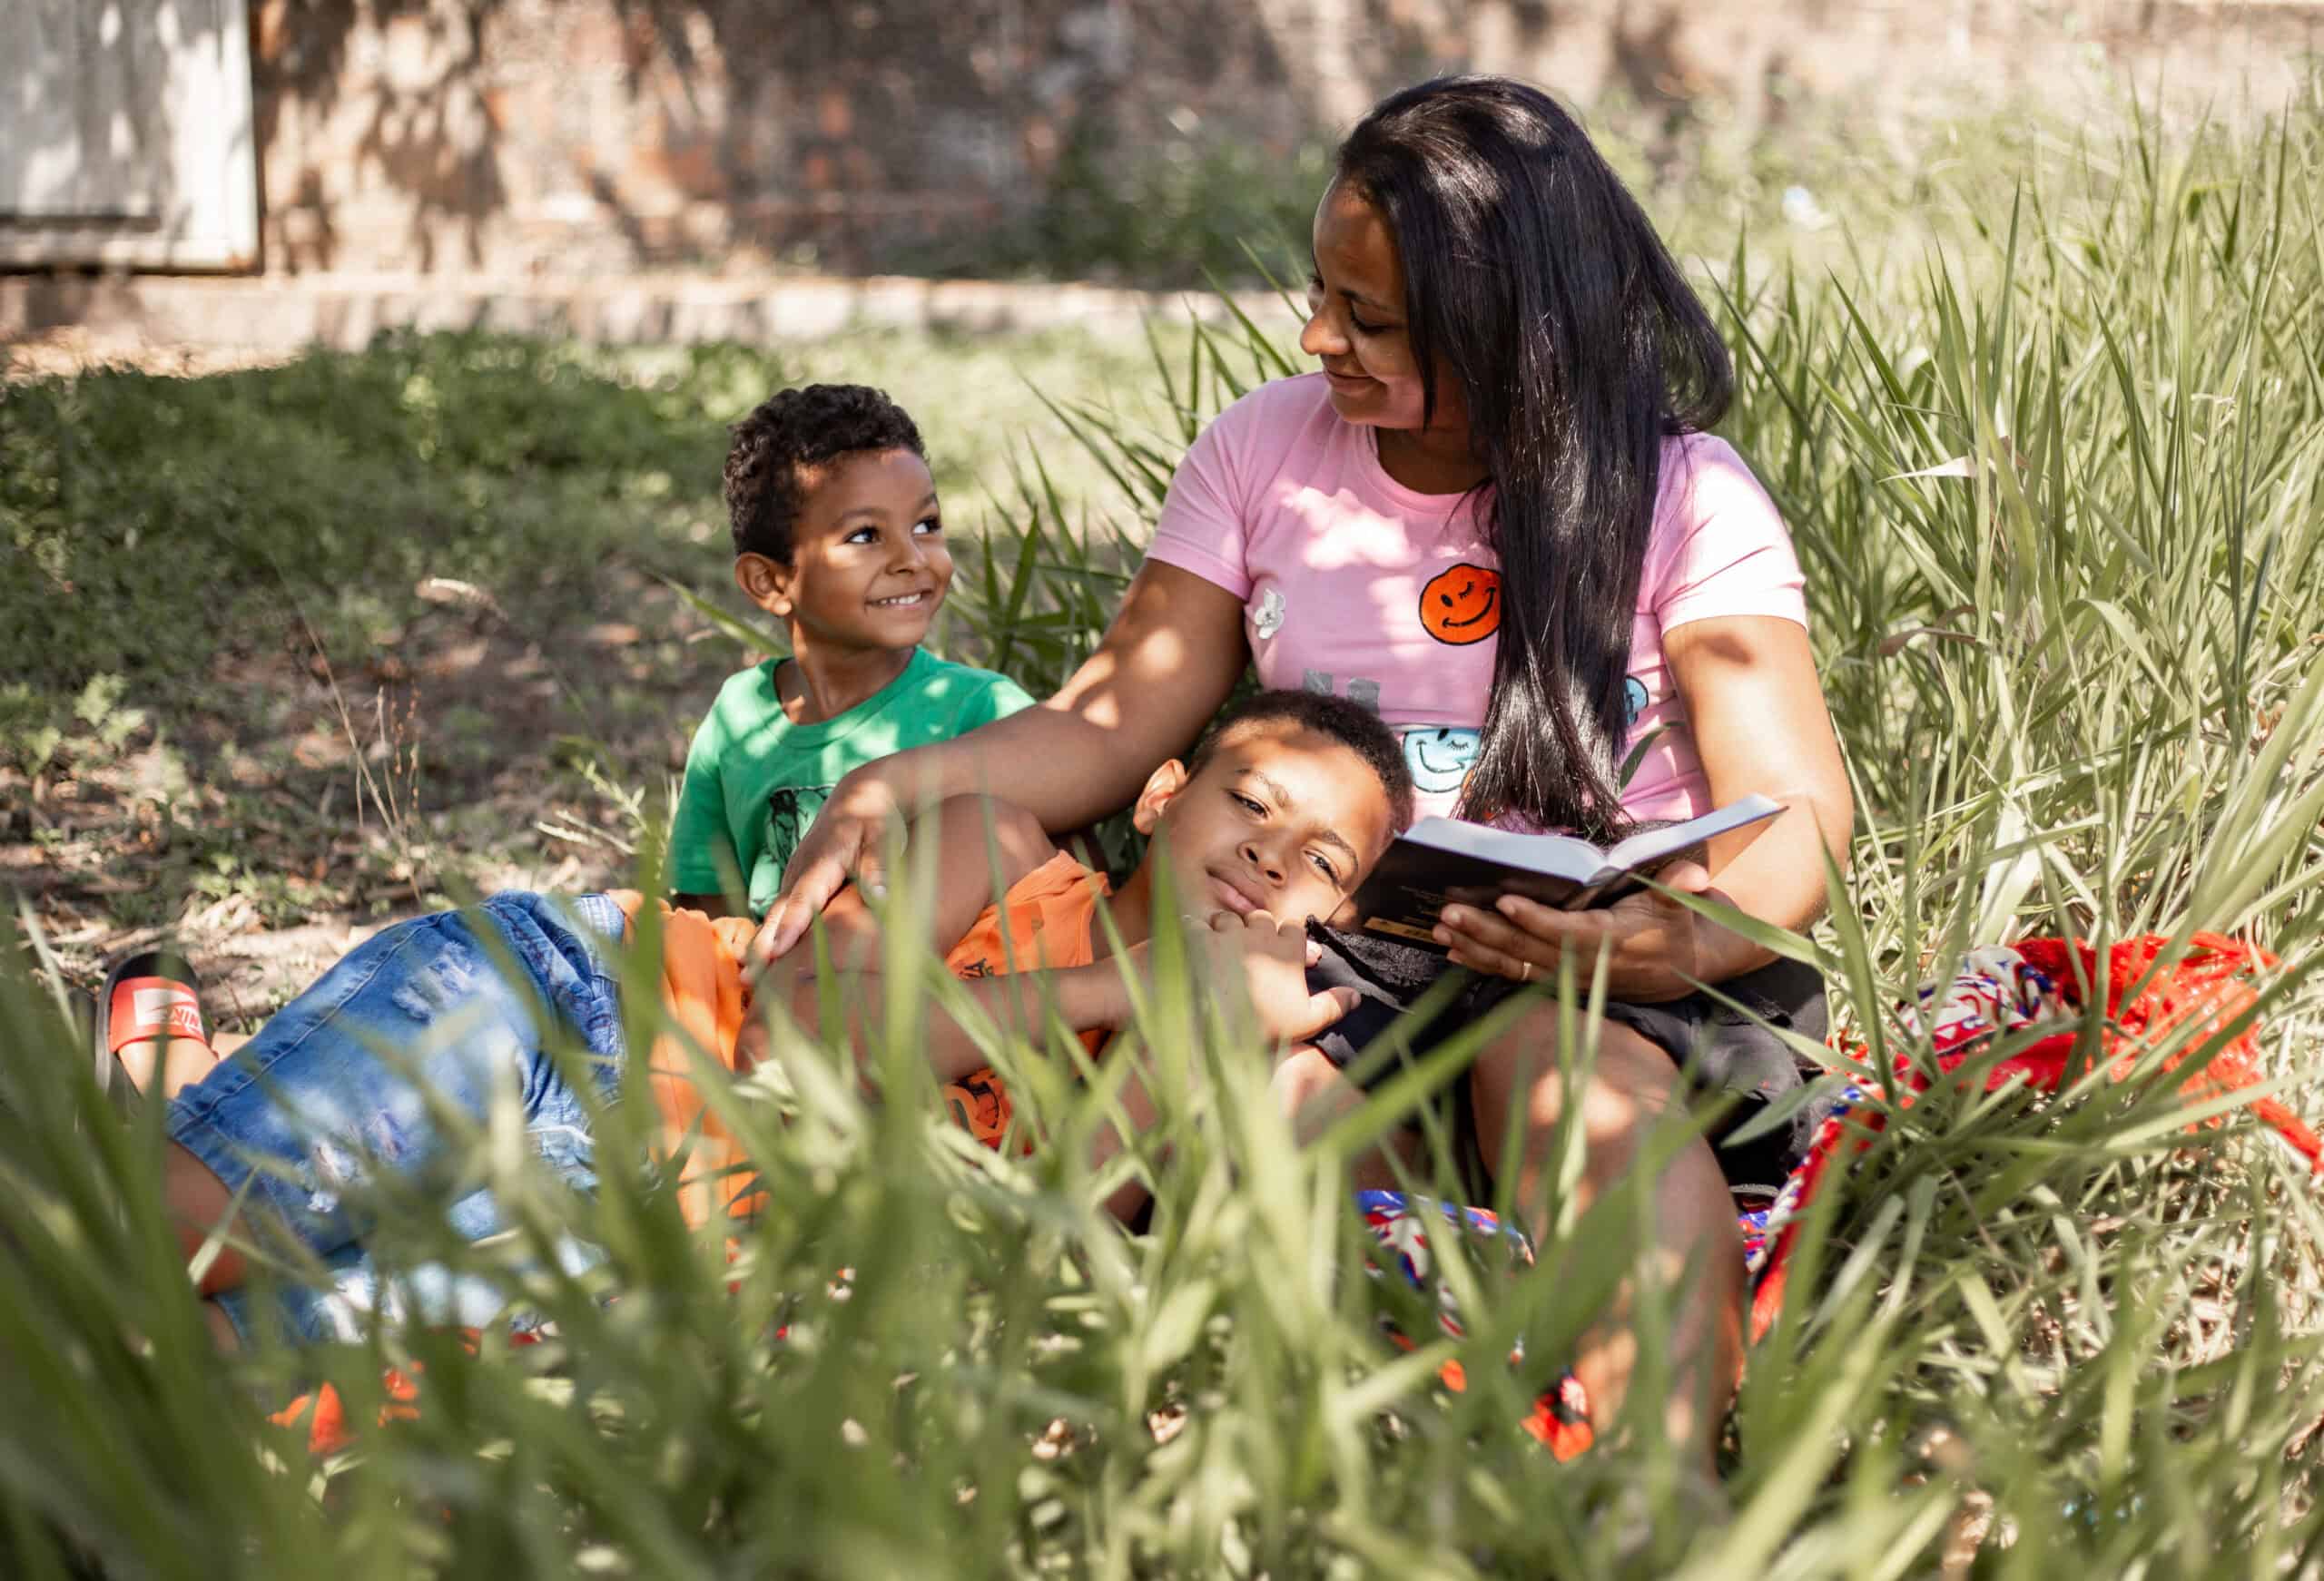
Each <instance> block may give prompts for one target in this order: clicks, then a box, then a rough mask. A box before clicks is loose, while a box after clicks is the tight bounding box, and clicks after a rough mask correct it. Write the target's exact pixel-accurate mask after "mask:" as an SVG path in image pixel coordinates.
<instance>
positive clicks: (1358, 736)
mask: <svg viewBox="0 0 2324 1581" xmlns="http://www.w3.org/2000/svg"><path fill="white" fill-rule="evenodd" d="M1274 720H1281V721H1284V722H1287V723H1290V724H1295V725H1297V726H1298V727H1299V728H1300V729H1302V730H1308V731H1313V732H1315V734H1317V735H1320V736H1329V737H1330V738H1331V739H1332V740H1334V741H1337V742H1339V743H1340V745H1342V746H1344V747H1345V748H1347V750H1348V751H1352V752H1354V754H1355V755H1356V756H1357V757H1359V758H1362V759H1363V760H1364V767H1366V768H1368V769H1370V770H1371V771H1373V772H1374V774H1376V775H1378V776H1379V777H1380V788H1381V789H1382V790H1385V791H1386V792H1387V793H1388V815H1389V818H1390V820H1392V821H1393V824H1394V827H1395V828H1396V829H1397V830H1399V831H1401V830H1403V829H1404V827H1405V826H1406V825H1408V824H1410V823H1411V822H1412V820H1413V771H1412V768H1411V766H1410V765H1409V764H1407V763H1406V762H1405V761H1404V748H1403V742H1401V741H1398V740H1397V739H1396V732H1393V731H1392V730H1390V729H1389V728H1388V727H1387V725H1386V724H1385V723H1384V722H1382V721H1381V718H1380V716H1379V715H1378V714H1376V713H1374V712H1372V711H1371V710H1370V709H1368V708H1366V707H1364V704H1362V703H1360V702H1351V701H1350V700H1349V699H1347V698H1344V697H1334V696H1332V695H1330V694H1329V693H1327V692H1295V691H1292V690H1290V689H1288V688H1285V689H1283V690H1279V691H1275V692H1260V693H1258V694H1257V695H1256V696H1255V697H1250V698H1246V700H1245V701H1243V702H1240V703H1237V704H1236V706H1235V707H1233V708H1231V709H1229V710H1227V712H1226V714H1225V715H1224V716H1223V717H1222V718H1221V719H1220V720H1219V721H1218V722H1217V723H1216V724H1214V725H1213V726H1211V728H1210V732H1209V733H1208V734H1206V735H1205V736H1204V737H1203V738H1202V741H1201V742H1200V743H1199V744H1197V745H1196V748H1195V750H1194V755H1193V756H1192V757H1190V758H1188V759H1187V778H1188V779H1192V778H1193V777H1194V776H1195V775H1196V774H1199V773H1201V772H1202V771H1203V765H1204V764H1206V763H1207V762H1209V761H1210V760H1211V758H1212V757H1213V756H1214V755H1216V752H1217V751H1218V748H1219V745H1220V743H1221V742H1223V741H1225V740H1226V737H1227V736H1228V735H1229V734H1231V733H1233V732H1235V731H1236V730H1238V729H1240V728H1241V727H1242V726H1244V725H1246V724H1262V723H1265V722H1269V721H1274Z"/></svg>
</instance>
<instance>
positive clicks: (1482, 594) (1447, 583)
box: [1420, 565, 1501, 648]
mask: <svg viewBox="0 0 2324 1581" xmlns="http://www.w3.org/2000/svg"><path fill="white" fill-rule="evenodd" d="M1420 629H1421V630H1423V631H1424V632H1426V633H1428V634H1429V635H1430V636H1432V637H1434V638H1435V639H1436V640H1437V641H1438V642H1440V643H1451V644H1452V646H1454V647H1456V648H1461V647H1466V646H1467V645H1468V644H1469V643H1482V642H1483V641H1484V640H1485V639H1486V638H1487V637H1489V636H1491V635H1492V634H1493V633H1495V632H1497V631H1499V630H1500V629H1501V573H1500V572H1498V571H1491V570H1487V569H1486V568H1485V567H1484V566H1482V565H1455V566H1453V567H1452V569H1451V570H1449V571H1440V572H1438V573H1437V574H1435V575H1434V576H1432V577H1430V578H1429V580H1428V585H1427V586H1426V587H1423V588H1422V589H1421V590H1420Z"/></svg>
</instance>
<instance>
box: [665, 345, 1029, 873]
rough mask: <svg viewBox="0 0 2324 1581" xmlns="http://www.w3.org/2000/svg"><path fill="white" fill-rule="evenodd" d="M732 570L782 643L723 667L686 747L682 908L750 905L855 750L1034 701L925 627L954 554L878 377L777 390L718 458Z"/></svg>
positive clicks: (966, 725)
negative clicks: (781, 650) (940, 646)
mask: <svg viewBox="0 0 2324 1581" xmlns="http://www.w3.org/2000/svg"><path fill="white" fill-rule="evenodd" d="M725 476H726V509H727V514H728V516H729V517H730V518H731V519H732V521H733V524H734V583H735V585H737V586H739V587H740V588H741V589H742V590H743V596H744V597H746V598H748V599H749V600H750V601H751V602H752V603H753V604H756V605H758V606H759V608H761V609H763V610H764V611H766V612H767V614H771V615H773V616H774V617H775V618H776V619H777V620H779V621H781V622H783V625H784V627H785V628H786V629H787V630H788V632H789V633H790V637H791V657H790V658H788V659H769V660H766V661H765V662H764V663H758V664H753V666H751V668H749V669H747V670H744V671H743V672H742V673H739V674H736V675H734V676H731V677H729V678H728V680H727V682H726V684H725V685H724V686H723V687H721V688H720V689H719V692H718V701H717V702H714V703H713V704H712V705H711V709H710V713H709V715H708V716H707V717H706V718H704V720H703V722H702V728H701V729H700V730H698V731H696V732H694V746H693V749H692V750H691V751H688V752H687V754H686V774H685V783H684V789H683V790H680V792H679V794H678V810H677V817H676V819H675V821H674V823H673V825H672V827H671V830H670V887H671V889H673V890H675V904H677V905H678V906H680V907H683V908H694V909H696V910H700V911H704V912H706V913H708V914H709V915H711V916H713V917H719V916H724V915H726V914H728V913H729V911H730V910H731V908H730V907H729V906H728V905H727V903H726V899H725V898H726V897H727V896H728V895H730V894H740V895H743V896H745V897H747V899H748V902H749V906H750V910H751V914H752V915H753V916H754V917H755V916H759V915H762V914H763V913H764V912H765V910H766V908H767V907H768V906H769V905H770V904H771V903H772V902H773V899H774V895H775V891H776V890H777V889H780V888H781V887H782V884H783V866H784V864H785V863H787V862H789V861H790V859H791V853H792V851H793V849H794V848H795V847H796V846H797V845H798V843H799V840H800V837H801V836H802V835H803V834H804V833H805V832H806V830H807V826H808V825H809V824H811V823H812V822H813V821H814V820H815V811H816V809H818V808H820V807H821V806H822V804H823V798H824V797H826V796H828V795H829V794H830V793H831V790H832V786H834V785H836V784H837V783H838V782H839V779H840V776H841V775H842V774H844V773H846V772H847V771H849V770H850V769H852V768H854V767H855V766H856V765H857V764H859V763H864V762H868V761H871V760H872V759H873V758H882V757H885V756H887V755H888V754H889V753H890V752H898V751H903V750H904V749H905V748H906V747H916V746H921V745H923V744H925V743H927V742H929V741H946V740H949V739H950V738H951V737H953V736H957V735H960V734H961V733H963V732H967V731H970V730H974V729H975V728H976V727H977V726H978V725H980V724H985V723H989V722H991V721H993V720H996V719H999V718H1000V717H1001V716H1002V715H1004V714H1010V713H1014V712H1017V711H1018V710H1019V709H1020V708H1029V707H1030V706H1032V702H1033V700H1032V699H1031V698H1030V697H1029V696H1028V695H1027V694H1026V692H1025V691H1024V689H1023V688H1022V687H1020V686H1019V685H1018V684H1017V683H1016V682H1013V681H1011V680H1009V678H1008V677H1007V676H1005V675H997V674H995V673H992V672H991V671H990V670H972V669H970V668H969V667H968V666H967V665H965V664H952V663H946V662H945V661H944V660H941V659H939V658H937V657H936V656H935V655H933V654H932V653H927V652H925V651H923V650H922V649H921V646H920V641H921V638H922V637H923V636H925V635H926V634H927V632H928V623H929V621H930V620H931V618H933V616H934V615H935V614H936V609H937V606H938V605H939V604H942V603H943V602H944V593H945V590H946V589H947V588H948V587H950V585H951V582H952V556H951V555H950V552H948V551H947V550H946V548H945V546H944V526H943V522H942V519H941V517H940V516H939V514H938V511H937V505H936V485H935V481H934V479H933V478H931V476H930V475H929V471H928V461H927V452H926V451H925V450H924V449H923V448H922V447H921V438H920V430H919V429H918V428H917V427H914V426H913V424H912V420H911V417H908V416H907V415H906V414H905V413H904V411H903V409H902V408H900V407H898V406H896V405H895V403H894V402H892V401H891V400H889V399H888V398H887V397H886V396H885V395H883V394H881V392H880V391H878V390H876V389H870V388H865V387H864V386H862V385H854V384H815V385H807V386H805V387H803V388H799V389H787V390H783V391H782V392H781V393H780V394H778V395H776V396H774V397H773V398H772V399H770V400H767V401H766V402H764V403H763V404H762V405H761V406H760V407H759V408H757V409H756V410H755V411H753V412H752V413H751V415H750V416H748V417H744V418H743V420H742V421H741V422H740V423H737V424H736V425H735V426H734V445H733V447H731V448H730V449H729V450H728V452H727V455H726V475H725Z"/></svg>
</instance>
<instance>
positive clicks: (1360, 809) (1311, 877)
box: [1134, 719, 1395, 920]
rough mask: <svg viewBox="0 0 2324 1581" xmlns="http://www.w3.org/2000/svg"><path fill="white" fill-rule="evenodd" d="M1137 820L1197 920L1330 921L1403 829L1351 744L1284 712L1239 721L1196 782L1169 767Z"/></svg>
mask: <svg viewBox="0 0 2324 1581" xmlns="http://www.w3.org/2000/svg"><path fill="white" fill-rule="evenodd" d="M1134 816H1135V819H1136V821H1137V828H1138V830H1139V832H1140V833H1143V834H1147V835H1152V836H1157V837H1158V839H1159V846H1158V849H1159V850H1160V851H1161V852H1162V856H1161V858H1160V859H1162V860H1165V861H1167V863H1168V864H1169V868H1170V875H1171V879H1172V882H1173V886H1174V889H1175V891H1176V895H1177V903H1178V906H1179V908H1180V909H1182V910H1184V911H1186V912H1187V913H1189V914H1192V915H1195V916H1205V915H1207V914H1209V913H1211V912H1214V911H1229V912H1233V913H1235V914H1236V915H1238V916H1241V915H1247V914H1248V913H1250V912H1253V911H1259V910H1265V911H1269V912H1272V913H1274V914H1275V916H1276V917H1279V918H1292V919H1298V918H1307V917H1313V918H1317V919H1318V920H1323V919H1327V918H1330V917H1331V916H1332V915H1333V914H1334V912H1336V911H1338V910H1339V908H1340V907H1341V906H1342V904H1344V902H1345V901H1346V899H1347V898H1348V897H1349V896H1350V895H1351V894H1353V893H1354V889H1355V887H1356V885H1357V884H1358V883H1359V882H1360V881H1362V879H1363V878H1364V875H1365V874H1366V873H1368V872H1370V871H1371V870H1372V866H1373V864H1374V862H1376V861H1378V860H1379V859H1380V853H1381V852H1382V851H1384V850H1385V849H1387V847H1388V841H1389V840H1390V839H1391V838H1392V837H1393V835H1394V833H1395V827H1394V823H1393V816H1394V815H1393V811H1392V810H1391V807H1390V804H1389V799H1388V790H1387V788H1386V787H1385V786H1384V785H1383V784H1382V783H1381V781H1380V776H1379V774H1378V772H1377V771H1374V769H1373V768H1372V766H1371V765H1370V764H1368V763H1366V762H1365V761H1364V759H1363V758H1361V757H1360V756H1358V755H1357V754H1356V752H1355V751H1354V750H1353V749H1351V748H1350V747H1348V746H1347V745H1346V744H1345V743H1344V742H1342V741H1336V740H1334V738H1332V737H1331V736H1328V735H1325V734H1323V733H1322V732H1317V731H1314V730H1310V729H1308V728H1307V727H1305V726H1304V725H1301V724H1299V723H1297V722H1294V721H1290V720H1283V719H1256V720H1253V721H1251V722H1249V723H1247V724H1242V725H1236V726H1233V727H1230V728H1229V730H1228V732H1227V734H1226V737H1225V739H1223V740H1222V741H1219V742H1218V743H1217V744H1216V746H1215V747H1214V748H1213V749H1212V751H1211V752H1210V755H1209V756H1208V757H1207V758H1206V759H1205V760H1204V761H1203V764H1202V767H1201V768H1200V769H1199V770H1198V771H1196V772H1195V773H1194V774H1193V775H1192V776H1191V777H1189V776H1188V775H1187V771H1186V770H1185V768H1184V767H1183V766H1182V765H1180V764H1178V763H1176V762H1170V763H1166V764H1164V765H1163V766H1162V767H1161V768H1160V769H1158V770H1157V771H1155V775H1154V777H1153V779H1151V780H1149V781H1147V787H1146V791H1145V794H1144V795H1142V796H1140V797H1139V798H1138V801H1137V809H1136V811H1135V814H1134ZM1154 860H1156V856H1155V854H1154V852H1152V851H1149V852H1148V854H1147V861H1148V862H1149V863H1150V862H1152V861H1154Z"/></svg>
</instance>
